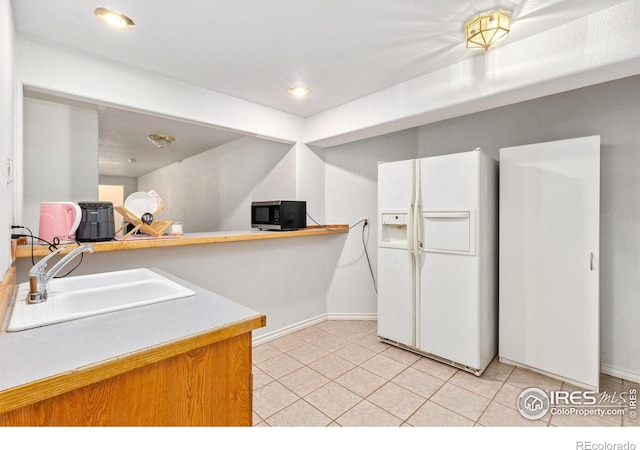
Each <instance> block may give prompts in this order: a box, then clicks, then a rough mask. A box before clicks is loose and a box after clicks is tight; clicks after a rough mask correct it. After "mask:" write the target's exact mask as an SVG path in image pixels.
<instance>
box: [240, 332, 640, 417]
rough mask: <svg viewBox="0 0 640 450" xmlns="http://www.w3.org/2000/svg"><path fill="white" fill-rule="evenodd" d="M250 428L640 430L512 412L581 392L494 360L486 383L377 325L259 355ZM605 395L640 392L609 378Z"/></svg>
mask: <svg viewBox="0 0 640 450" xmlns="http://www.w3.org/2000/svg"><path fill="white" fill-rule="evenodd" d="M253 363H254V367H253V374H254V397H253V410H254V417H253V422H254V426H271V427H281V426H311V427H324V426H343V427H354V426H391V427H398V426H414V427H424V426H541V427H546V426H614V427H615V426H639V425H640V420H638V419H635V420H631V419H630V418H629V417H628V415H624V416H616V417H594V416H591V417H582V416H576V415H568V416H555V415H554V416H551V415H550V414H547V415H546V416H545V417H543V418H542V419H539V420H536V421H531V420H527V419H525V418H523V417H522V416H521V415H520V413H519V412H518V411H517V409H516V399H517V397H518V395H520V393H521V392H522V390H523V389H524V388H528V387H534V386H535V387H540V388H542V389H554V390H558V389H563V390H569V389H576V388H573V387H571V386H570V385H568V384H566V383H563V382H562V381H558V380H554V379H552V378H548V377H545V376H542V375H539V374H537V373H533V372H530V371H527V370H523V369H521V368H516V367H513V366H510V365H506V364H503V363H500V362H499V361H498V360H497V359H496V360H494V361H493V362H492V363H491V364H490V365H489V367H488V368H487V370H486V371H485V372H484V374H483V375H482V376H481V377H476V376H474V375H471V374H469V373H466V372H464V371H461V370H458V369H455V368H453V367H450V366H448V365H445V364H441V363H439V362H436V361H433V360H431V359H428V358H424V357H421V356H419V355H416V354H414V353H411V352H408V351H405V350H401V349H398V348H395V347H393V346H390V345H387V344H384V343H381V342H379V341H378V338H377V334H376V322H375V321H326V322H322V323H319V324H317V325H314V326H311V327H308V328H305V329H303V330H300V331H297V332H295V333H292V334H289V335H287V336H284V337H281V338H278V339H276V340H273V341H271V342H268V343H266V344H262V345H259V346H257V347H255V348H254V349H253ZM601 383H602V388H603V389H605V390H606V391H607V392H622V391H623V390H629V389H631V388H635V389H639V388H640V386H639V385H637V384H634V383H629V382H627V381H624V382H623V381H622V380H620V379H617V378H613V377H610V376H606V375H603V376H602V381H601Z"/></svg>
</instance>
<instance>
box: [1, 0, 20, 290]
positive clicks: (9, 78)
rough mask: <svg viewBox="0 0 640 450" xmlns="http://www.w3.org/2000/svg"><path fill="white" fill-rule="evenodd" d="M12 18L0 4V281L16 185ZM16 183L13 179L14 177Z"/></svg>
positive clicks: (4, 3)
mask: <svg viewBox="0 0 640 450" xmlns="http://www.w3.org/2000/svg"><path fill="white" fill-rule="evenodd" d="M13 49H14V35H13V15H12V13H11V4H10V3H9V0H0V61H2V62H1V63H0V167H2V170H1V171H0V173H2V175H0V242H2V245H0V280H2V278H3V277H4V274H5V273H6V271H7V269H8V268H9V266H10V265H11V256H10V250H9V237H10V236H9V225H11V224H13V211H14V205H13V192H14V186H15V184H16V183H15V181H12V182H9V180H7V178H6V177H7V170H6V164H7V158H11V159H13V162H14V164H15V159H14V154H13V152H14V150H13V149H14V135H15V132H14V119H13V117H14V103H13V102H14V90H15V86H14V84H13V58H14V50H13ZM14 179H15V177H14Z"/></svg>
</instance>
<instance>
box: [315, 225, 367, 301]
mask: <svg viewBox="0 0 640 450" xmlns="http://www.w3.org/2000/svg"><path fill="white" fill-rule="evenodd" d="M307 217H309V219H311V221H312V222H313V223H315V224H316V225H318V226H319V227H320V228H324V229H326V230H329V231H338V230H337V229H336V228H330V227H328V226H326V225H320V224H319V223H318V222H316V221H315V219H314V218H313V217H311V216H310V215H309V213H307ZM361 223H362V224H363V225H362V247H363V248H364V254H365V256H366V258H367V264H368V265H369V272H371V280H372V281H373V289H374V290H375V291H376V294H377V293H378V285H377V283H376V277H375V275H374V274H373V267H372V266H371V259H370V258H369V252H368V251H367V244H366V242H365V240H364V229H365V228H366V227H368V226H369V220H368V219H362V220H359V221H357V222H356V223H354V224H353V225H351V226H350V227H349V228H348V229H349V230H351V229H352V228H355V227H356V226H358V225H359V224H361Z"/></svg>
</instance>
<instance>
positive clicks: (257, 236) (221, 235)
mask: <svg viewBox="0 0 640 450" xmlns="http://www.w3.org/2000/svg"><path fill="white" fill-rule="evenodd" d="M348 232H349V225H342V224H340V225H325V226H322V227H320V226H311V227H307V228H305V229H303V230H295V231H239V232H224V231H223V232H217V233H192V234H185V235H184V236H180V237H161V238H155V239H154V238H151V239H129V240H125V241H107V242H92V243H91V244H92V245H93V247H94V248H95V251H96V252H114V251H119V250H139V249H146V248H167V247H182V246H186V245H203V244H220V243H224V242H240V241H259V240H265V239H283V238H294V237H305V236H323V235H329V234H344V233H348ZM76 247H77V244H68V245H67V248H66V250H63V251H61V252H60V254H65V253H69V252H70V251H71V250H73V249H74V248H76ZM47 254H49V248H48V246H47V245H34V246H33V256H38V257H40V256H46V255H47ZM30 257H31V244H25V245H19V246H18V248H17V250H16V258H30Z"/></svg>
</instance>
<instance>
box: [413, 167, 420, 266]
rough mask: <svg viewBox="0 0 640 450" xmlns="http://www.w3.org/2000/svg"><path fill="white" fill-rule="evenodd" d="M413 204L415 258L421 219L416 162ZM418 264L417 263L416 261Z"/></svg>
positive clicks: (417, 255) (418, 254)
mask: <svg viewBox="0 0 640 450" xmlns="http://www.w3.org/2000/svg"><path fill="white" fill-rule="evenodd" d="M413 178H414V183H413V184H414V186H413V187H414V191H413V192H414V193H413V195H414V197H415V198H414V202H413V221H412V222H411V226H412V227H413V229H414V231H413V235H414V241H413V248H414V250H415V255H416V257H419V256H420V250H422V218H421V214H420V213H421V210H422V202H421V197H420V191H421V189H422V186H421V185H420V181H421V180H420V164H418V163H417V162H416V165H415V169H414V176H413ZM417 262H419V261H417Z"/></svg>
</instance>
